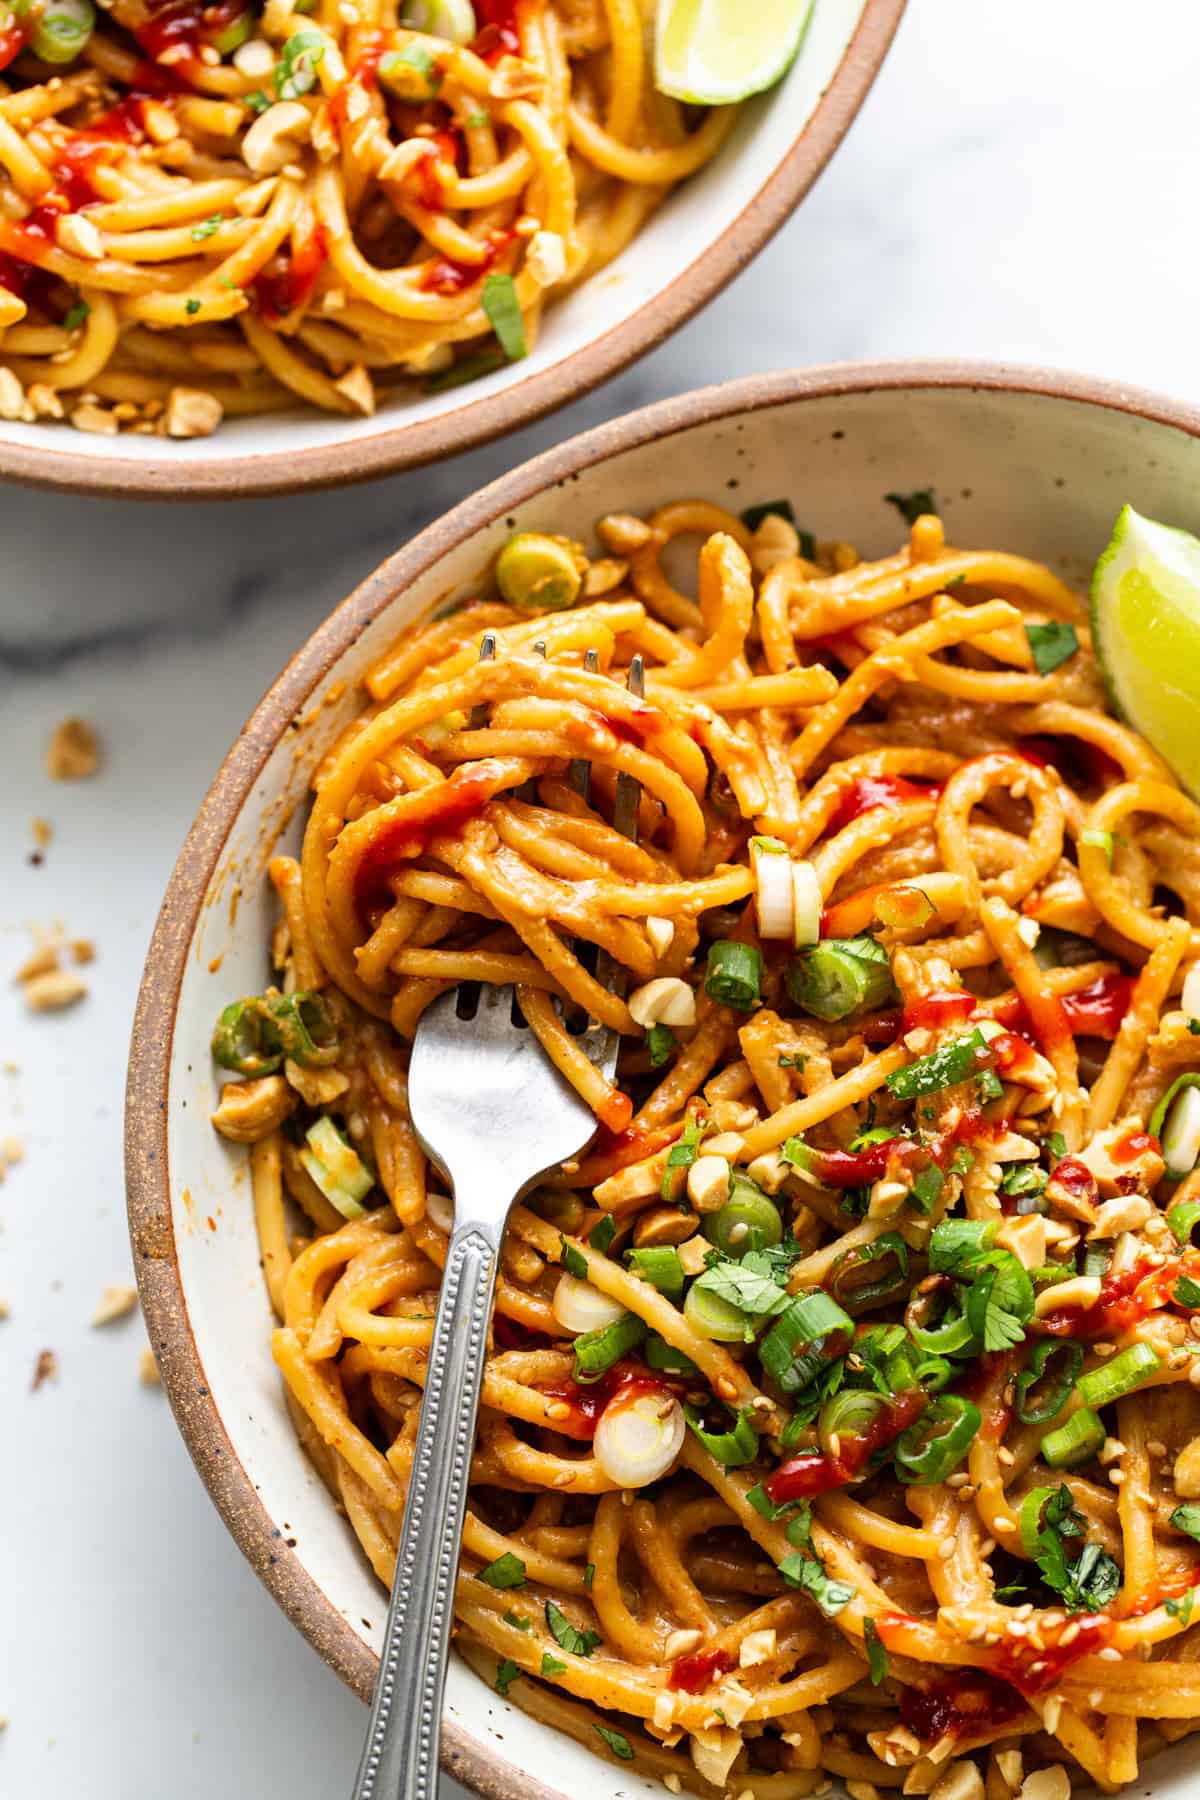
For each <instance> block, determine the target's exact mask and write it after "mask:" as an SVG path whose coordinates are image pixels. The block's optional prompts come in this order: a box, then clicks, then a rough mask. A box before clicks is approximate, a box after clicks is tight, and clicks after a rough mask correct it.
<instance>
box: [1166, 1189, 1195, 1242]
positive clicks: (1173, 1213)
mask: <svg viewBox="0 0 1200 1800" xmlns="http://www.w3.org/2000/svg"><path fill="white" fill-rule="evenodd" d="M1198 1219H1200V1200H1181V1201H1180V1202H1179V1203H1178V1205H1176V1206H1173V1207H1172V1208H1171V1209H1170V1211H1169V1212H1168V1214H1167V1224H1168V1225H1169V1226H1170V1227H1171V1230H1172V1231H1173V1232H1174V1233H1175V1240H1176V1242H1177V1243H1180V1244H1190V1243H1191V1241H1192V1233H1193V1231H1195V1229H1196V1221H1197V1220H1198Z"/></svg>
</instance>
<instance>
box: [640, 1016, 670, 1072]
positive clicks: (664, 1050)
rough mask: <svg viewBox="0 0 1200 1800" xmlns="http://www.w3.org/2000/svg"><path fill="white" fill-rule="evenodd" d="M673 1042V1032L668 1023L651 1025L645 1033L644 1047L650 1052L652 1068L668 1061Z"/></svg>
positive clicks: (658, 1067) (656, 1067)
mask: <svg viewBox="0 0 1200 1800" xmlns="http://www.w3.org/2000/svg"><path fill="white" fill-rule="evenodd" d="M675 1043H676V1038H675V1033H674V1032H673V1031H672V1030H671V1027H670V1026H669V1025H651V1027H650V1029H649V1031H648V1032H647V1033H646V1049H647V1050H648V1051H649V1052H650V1067H651V1068H652V1069H661V1068H662V1066H663V1064H664V1063H668V1062H670V1060H671V1052H672V1051H673V1050H674V1048H675Z"/></svg>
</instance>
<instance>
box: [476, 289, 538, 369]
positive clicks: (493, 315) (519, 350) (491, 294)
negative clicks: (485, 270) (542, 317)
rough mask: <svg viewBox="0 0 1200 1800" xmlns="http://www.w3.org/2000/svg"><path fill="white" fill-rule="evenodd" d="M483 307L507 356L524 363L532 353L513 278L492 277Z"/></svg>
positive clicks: (484, 295) (509, 358) (484, 290)
mask: <svg viewBox="0 0 1200 1800" xmlns="http://www.w3.org/2000/svg"><path fill="white" fill-rule="evenodd" d="M482 304H483V310H484V312H485V313H486V314H487V316H488V319H489V320H490V322H491V327H492V330H493V331H494V332H495V334H496V336H497V338H498V339H499V340H500V348H501V349H502V350H503V352H504V354H505V356H506V357H507V358H508V360H509V362H520V360H521V358H522V357H523V356H525V355H527V354H528V345H527V343H526V341H525V321H524V319H523V318H522V316H521V303H520V301H519V300H518V299H517V287H516V283H515V282H514V280H513V278H512V276H511V275H489V276H488V278H487V280H486V281H485V282H484V284H483V299H482Z"/></svg>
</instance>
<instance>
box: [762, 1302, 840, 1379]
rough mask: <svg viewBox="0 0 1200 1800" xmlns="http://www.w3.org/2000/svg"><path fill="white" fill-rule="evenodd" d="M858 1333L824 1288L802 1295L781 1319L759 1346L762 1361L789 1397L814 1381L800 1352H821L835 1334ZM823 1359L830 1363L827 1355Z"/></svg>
mask: <svg viewBox="0 0 1200 1800" xmlns="http://www.w3.org/2000/svg"><path fill="white" fill-rule="evenodd" d="M838 1332H849V1333H850V1334H851V1335H852V1334H853V1332H854V1320H853V1319H852V1318H851V1317H850V1315H849V1313H847V1312H845V1311H844V1310H843V1308H842V1307H840V1306H839V1305H838V1303H837V1301H836V1300H834V1299H832V1298H831V1296H830V1295H829V1294H826V1293H824V1292H823V1291H822V1290H821V1289H820V1288H814V1289H813V1290H812V1292H811V1293H807V1294H801V1295H799V1296H798V1297H797V1298H796V1299H795V1300H793V1301H792V1303H791V1305H790V1306H789V1307H788V1308H787V1310H786V1312H784V1313H783V1314H782V1316H781V1317H780V1318H778V1319H777V1320H776V1321H775V1323H774V1325H772V1327H771V1329H770V1331H769V1332H768V1333H767V1335H766V1337H765V1338H764V1339H763V1341H762V1343H761V1344H760V1345H759V1347H758V1356H759V1361H760V1362H761V1363H762V1366H763V1368H764V1369H765V1370H766V1372H767V1374H768V1375H770V1376H772V1377H773V1378H774V1380H775V1381H777V1382H778V1384H779V1386H780V1388H781V1390H782V1391H783V1392H784V1393H785V1394H797V1393H799V1392H800V1390H801V1389H802V1388H803V1387H805V1386H807V1383H808V1381H809V1380H811V1374H809V1373H808V1372H807V1371H806V1370H805V1369H804V1367H803V1364H802V1363H801V1364H798V1363H797V1361H796V1352H797V1351H798V1350H800V1349H802V1348H803V1347H804V1346H805V1345H809V1344H812V1345H814V1346H816V1347H817V1348H818V1350H820V1349H821V1348H822V1347H823V1346H824V1344H825V1340H826V1339H827V1338H829V1337H831V1336H833V1335H834V1334H835V1333H838ZM820 1360H821V1361H822V1362H824V1361H826V1360H827V1358H825V1357H824V1356H823V1355H822V1356H821V1358H820Z"/></svg>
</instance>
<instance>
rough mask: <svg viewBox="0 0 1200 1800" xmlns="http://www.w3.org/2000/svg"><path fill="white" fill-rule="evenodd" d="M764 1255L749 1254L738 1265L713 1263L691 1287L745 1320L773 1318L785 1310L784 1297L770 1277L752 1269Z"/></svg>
mask: <svg viewBox="0 0 1200 1800" xmlns="http://www.w3.org/2000/svg"><path fill="white" fill-rule="evenodd" d="M764 1254H765V1253H764V1252H763V1251H757V1252H756V1251H751V1252H750V1254H749V1256H747V1257H746V1258H745V1259H744V1260H743V1261H742V1262H740V1263H738V1262H733V1261H732V1260H731V1259H725V1260H722V1261H721V1262H713V1263H711V1264H710V1266H709V1267H708V1268H707V1269H706V1270H705V1271H704V1273H703V1275H701V1276H699V1277H698V1278H697V1280H696V1281H695V1283H694V1284H693V1286H694V1287H695V1288H699V1289H700V1291H701V1292H702V1293H705V1294H712V1295H713V1296H714V1298H716V1299H717V1300H724V1301H725V1302H726V1303H727V1304H728V1305H729V1306H734V1307H736V1308H737V1310H738V1311H739V1312H741V1313H745V1314H746V1316H747V1317H748V1318H755V1319H758V1318H762V1319H770V1318H774V1316H775V1314H776V1313H781V1312H782V1311H783V1310H784V1308H785V1307H786V1305H787V1303H788V1294H787V1292H786V1291H785V1289H783V1288H782V1287H780V1285H779V1283H778V1282H777V1281H775V1280H774V1279H773V1277H772V1276H770V1275H768V1274H764V1273H762V1272H761V1271H760V1270H759V1269H757V1268H755V1267H754V1266H752V1265H753V1264H754V1263H755V1262H756V1261H757V1260H758V1258H760V1257H762V1256H763V1255H764Z"/></svg>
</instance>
